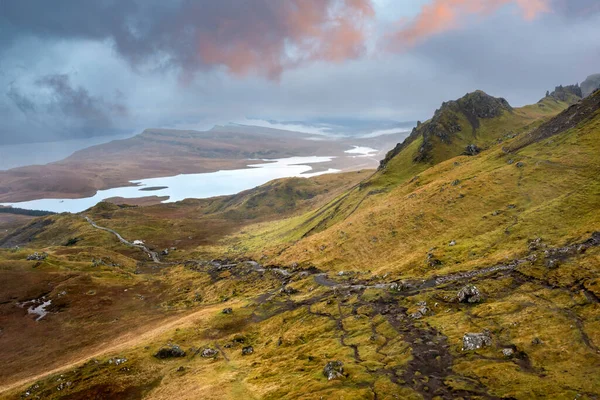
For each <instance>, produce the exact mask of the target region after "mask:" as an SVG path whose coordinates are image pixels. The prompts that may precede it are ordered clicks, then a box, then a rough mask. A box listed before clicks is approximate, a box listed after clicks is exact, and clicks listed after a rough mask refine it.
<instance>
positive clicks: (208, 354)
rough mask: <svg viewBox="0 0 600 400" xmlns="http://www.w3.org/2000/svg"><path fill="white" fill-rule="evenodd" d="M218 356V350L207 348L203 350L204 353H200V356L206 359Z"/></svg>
mask: <svg viewBox="0 0 600 400" xmlns="http://www.w3.org/2000/svg"><path fill="white" fill-rule="evenodd" d="M217 354H219V351H218V350H215V349H210V348H206V349H204V350H202V353H200V356H201V357H204V358H214V357H216V356H217Z"/></svg>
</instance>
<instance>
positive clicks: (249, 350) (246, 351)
mask: <svg viewBox="0 0 600 400" xmlns="http://www.w3.org/2000/svg"><path fill="white" fill-rule="evenodd" d="M252 353H254V347H252V346H246V347H244V348H242V355H243V356H248V355H250V354H252Z"/></svg>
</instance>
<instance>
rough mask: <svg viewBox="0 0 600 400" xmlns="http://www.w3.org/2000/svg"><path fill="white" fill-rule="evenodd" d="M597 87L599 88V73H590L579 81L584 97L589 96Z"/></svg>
mask: <svg viewBox="0 0 600 400" xmlns="http://www.w3.org/2000/svg"><path fill="white" fill-rule="evenodd" d="M598 89H600V74H594V75H590V76H588V77H587V79H586V80H585V81H583V82H582V83H581V91H582V92H583V96H584V97H587V96H589V95H590V94H592V93H594V92H595V91H596V90H598Z"/></svg>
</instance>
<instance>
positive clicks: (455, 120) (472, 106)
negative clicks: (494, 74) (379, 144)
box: [379, 90, 513, 169]
mask: <svg viewBox="0 0 600 400" xmlns="http://www.w3.org/2000/svg"><path fill="white" fill-rule="evenodd" d="M512 111H513V108H512V107H511V106H510V104H508V102H507V101H506V100H505V99H503V98H497V97H492V96H490V95H488V94H486V93H485V92H482V91H481V90H477V91H475V92H473V93H468V94H466V95H465V96H464V97H462V98H460V99H458V100H454V101H448V102H444V103H442V106H441V107H440V108H439V109H438V110H436V111H435V114H434V115H433V118H431V120H429V121H427V122H425V123H422V124H420V125H419V126H418V127H416V128H414V129H413V131H412V132H411V134H410V135H409V137H408V138H406V140H405V141H404V142H402V143H399V144H398V145H397V146H396V147H395V148H394V149H393V150H391V151H390V152H388V154H387V155H386V156H385V158H384V159H383V160H382V161H381V163H380V166H379V169H384V168H385V167H386V165H387V164H388V163H389V161H390V160H391V159H392V158H394V157H395V156H396V155H398V154H400V152H401V151H402V150H403V149H404V148H406V147H408V145H410V144H411V143H412V142H414V141H415V140H416V139H417V138H419V137H421V136H422V137H423V144H422V145H421V146H420V147H419V149H418V151H417V153H416V154H415V155H414V157H413V161H414V162H417V163H420V162H428V161H430V160H431V157H432V154H431V153H432V150H433V142H432V140H433V139H434V138H437V139H438V140H440V141H441V142H442V143H445V144H450V143H452V141H453V139H454V137H455V136H456V135H457V134H458V133H460V132H462V131H463V130H464V129H469V128H470V130H471V131H472V132H473V133H475V132H476V131H477V129H479V126H480V121H481V120H482V119H491V118H496V117H499V116H501V115H502V114H503V113H505V112H512ZM464 120H466V121H468V123H469V125H470V126H468V125H467V126H464V123H463V124H461V121H464ZM457 155H458V154H457Z"/></svg>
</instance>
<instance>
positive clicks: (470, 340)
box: [462, 331, 492, 351]
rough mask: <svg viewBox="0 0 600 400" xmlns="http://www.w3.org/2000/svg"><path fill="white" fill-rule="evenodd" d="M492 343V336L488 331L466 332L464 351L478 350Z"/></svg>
mask: <svg viewBox="0 0 600 400" xmlns="http://www.w3.org/2000/svg"><path fill="white" fill-rule="evenodd" d="M491 345H492V337H491V336H490V333H489V332H487V331H484V332H482V333H465V335H464V336H463V347H462V349H463V351H472V350H478V349H480V348H482V347H486V346H491Z"/></svg>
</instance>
